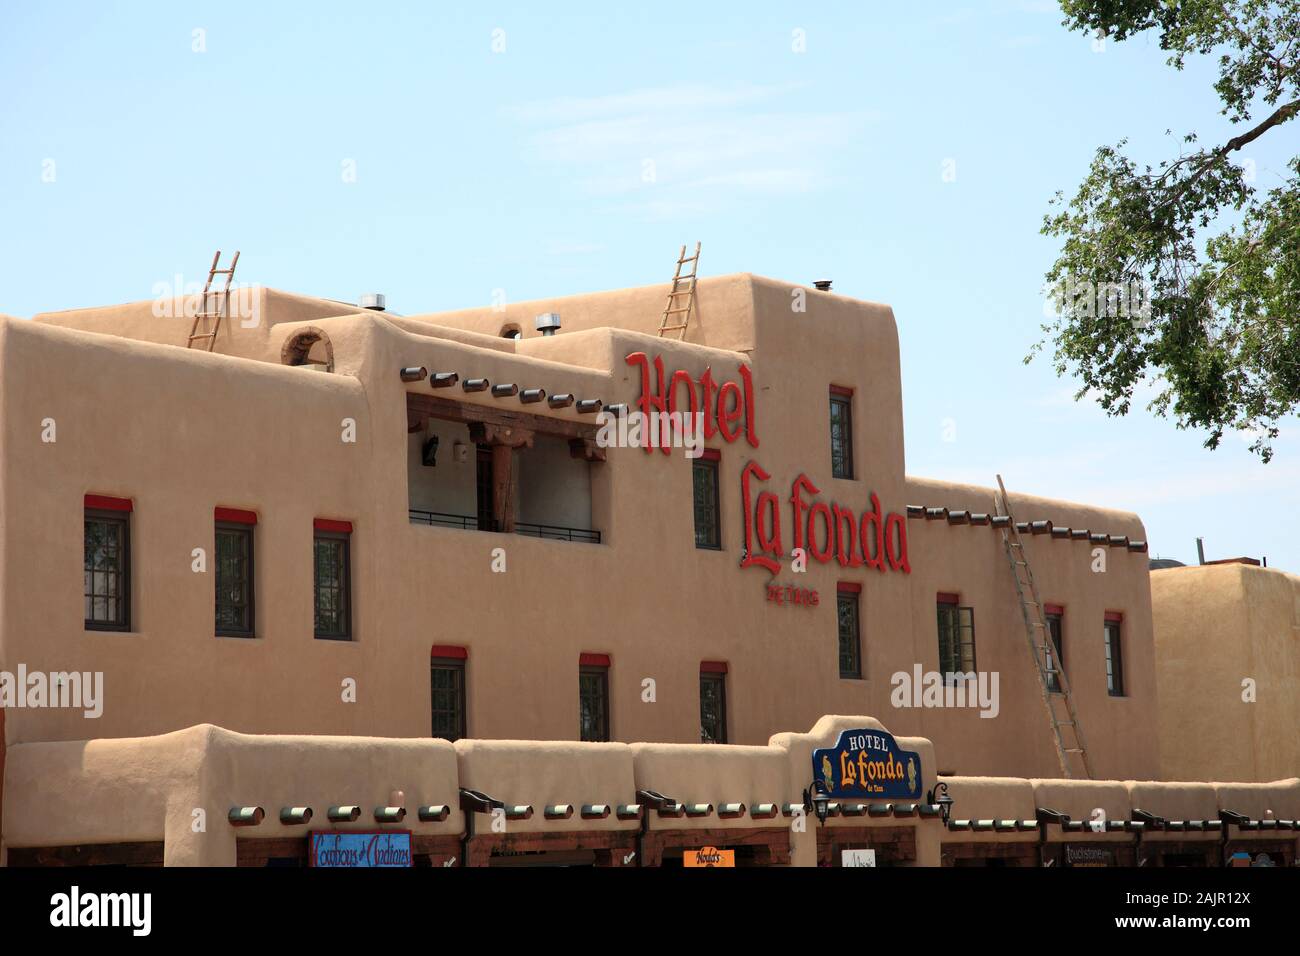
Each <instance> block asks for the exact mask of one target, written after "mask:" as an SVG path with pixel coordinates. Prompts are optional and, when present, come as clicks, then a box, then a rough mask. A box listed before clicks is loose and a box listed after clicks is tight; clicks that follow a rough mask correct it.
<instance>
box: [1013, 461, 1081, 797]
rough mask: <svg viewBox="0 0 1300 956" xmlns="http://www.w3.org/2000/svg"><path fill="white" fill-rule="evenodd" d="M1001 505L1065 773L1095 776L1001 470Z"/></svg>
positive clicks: (1033, 654)
mask: <svg viewBox="0 0 1300 956" xmlns="http://www.w3.org/2000/svg"><path fill="white" fill-rule="evenodd" d="M997 506H998V508H999V509H1000V510H1001V512H1002V514H1003V515H1006V517H1007V518H1008V519H1009V520H1008V521H1007V526H1006V527H1005V528H1003V529H1002V544H1003V547H1004V548H1005V549H1006V553H1007V561H1008V563H1009V564H1010V565H1011V577H1012V578H1013V579H1014V580H1015V582H1016V598H1017V599H1018V600H1019V602H1020V614H1021V617H1022V618H1023V619H1024V622H1025V636H1026V638H1028V642H1029V654H1030V657H1031V658H1032V659H1033V662H1034V672H1035V673H1036V674H1037V675H1038V689H1039V691H1040V692H1041V693H1042V697H1043V706H1044V707H1045V708H1046V709H1047V720H1048V723H1049V724H1050V726H1051V728H1052V739H1053V740H1054V741H1055V743H1056V756H1057V759H1058V760H1059V761H1060V763H1061V773H1062V775H1064V776H1065V777H1067V778H1073V777H1082V779H1084V780H1091V779H1092V767H1091V766H1090V764H1089V763H1088V748H1087V747H1086V746H1084V743H1083V727H1082V726H1080V724H1079V714H1078V711H1076V710H1075V708H1074V697H1073V695H1072V694H1071V693H1070V681H1069V679H1068V678H1067V677H1066V675H1065V670H1064V669H1063V668H1062V667H1061V653H1060V648H1059V647H1057V646H1056V645H1055V643H1054V641H1053V638H1052V633H1051V631H1050V630H1049V629H1048V626H1047V615H1046V612H1045V611H1044V610H1043V601H1042V598H1041V597H1039V594H1038V585H1037V583H1035V581H1034V572H1033V569H1032V568H1030V566H1029V555H1028V554H1027V553H1026V552H1025V545H1024V542H1023V541H1022V540H1021V539H1020V529H1019V528H1018V527H1017V526H1016V519H1015V517H1014V516H1013V515H1012V514H1011V502H1010V500H1009V499H1008V498H1007V489H1006V486H1005V485H1003V484H1002V476H1001V475H998V501H997Z"/></svg>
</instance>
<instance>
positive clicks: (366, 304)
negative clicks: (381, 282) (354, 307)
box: [360, 292, 384, 312]
mask: <svg viewBox="0 0 1300 956" xmlns="http://www.w3.org/2000/svg"><path fill="white" fill-rule="evenodd" d="M360 305H361V308H363V309H370V310H371V311H372V312H383V311H384V294H383V293H382V292H367V293H366V294H365V295H363V296H362V297H361V302H360Z"/></svg>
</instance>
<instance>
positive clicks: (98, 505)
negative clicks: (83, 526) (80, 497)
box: [85, 495, 135, 511]
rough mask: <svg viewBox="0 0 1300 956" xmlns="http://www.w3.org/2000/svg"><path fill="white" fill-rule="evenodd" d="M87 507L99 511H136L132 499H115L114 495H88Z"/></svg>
mask: <svg viewBox="0 0 1300 956" xmlns="http://www.w3.org/2000/svg"><path fill="white" fill-rule="evenodd" d="M85 506H86V507H87V508H94V509H97V510H99V511H134V510H135V505H134V503H133V502H132V501H131V499H130V498H114V497H113V496H112V495H86V499H85Z"/></svg>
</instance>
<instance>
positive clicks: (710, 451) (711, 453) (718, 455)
mask: <svg viewBox="0 0 1300 956" xmlns="http://www.w3.org/2000/svg"><path fill="white" fill-rule="evenodd" d="M700 458H701V459H702V460H704V461H722V452H721V451H719V450H718V449H716V448H705V449H703V450H702V452H701V454H700Z"/></svg>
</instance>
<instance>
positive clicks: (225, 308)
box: [185, 249, 239, 352]
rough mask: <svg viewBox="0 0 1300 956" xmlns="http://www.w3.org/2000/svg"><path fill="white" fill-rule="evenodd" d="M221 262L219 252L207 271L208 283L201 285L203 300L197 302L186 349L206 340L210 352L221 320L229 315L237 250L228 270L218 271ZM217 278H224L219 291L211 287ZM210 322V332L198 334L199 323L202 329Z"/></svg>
mask: <svg viewBox="0 0 1300 956" xmlns="http://www.w3.org/2000/svg"><path fill="white" fill-rule="evenodd" d="M220 262H221V250H220V249H218V250H217V254H216V255H214V256H213V257H212V267H211V268H210V269H208V281H207V282H205V283H204V284H203V298H202V300H200V302H199V309H198V311H197V312H195V313H194V321H193V322H192V323H191V324H190V337H189V341H187V342H186V343H185V347H186V348H187V349H192V348H194V343H195V342H198V341H202V340H204V339H206V340H207V343H208V351H209V352H211V351H212V349H213V346H215V345H216V344H217V333H218V332H220V331H221V320H222V319H223V318H225V317H226V316H228V315H229V314H230V287H231V284H232V283H233V282H234V281H235V266H237V265H239V250H238V249H236V250H235V258H233V259H231V260H230V268H229V269H218V268H217V264H218V263H220ZM217 276H224V277H225V278H224V279H223V281H222V286H221V288H220V289H214V288H213V287H212V280H213V279H215V278H216V277H217ZM209 321H211V322H212V328H211V330H210V331H206V332H200V331H199V323H200V322H202V323H203V324H204V327H205V328H206V327H207V323H208V322H209Z"/></svg>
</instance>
